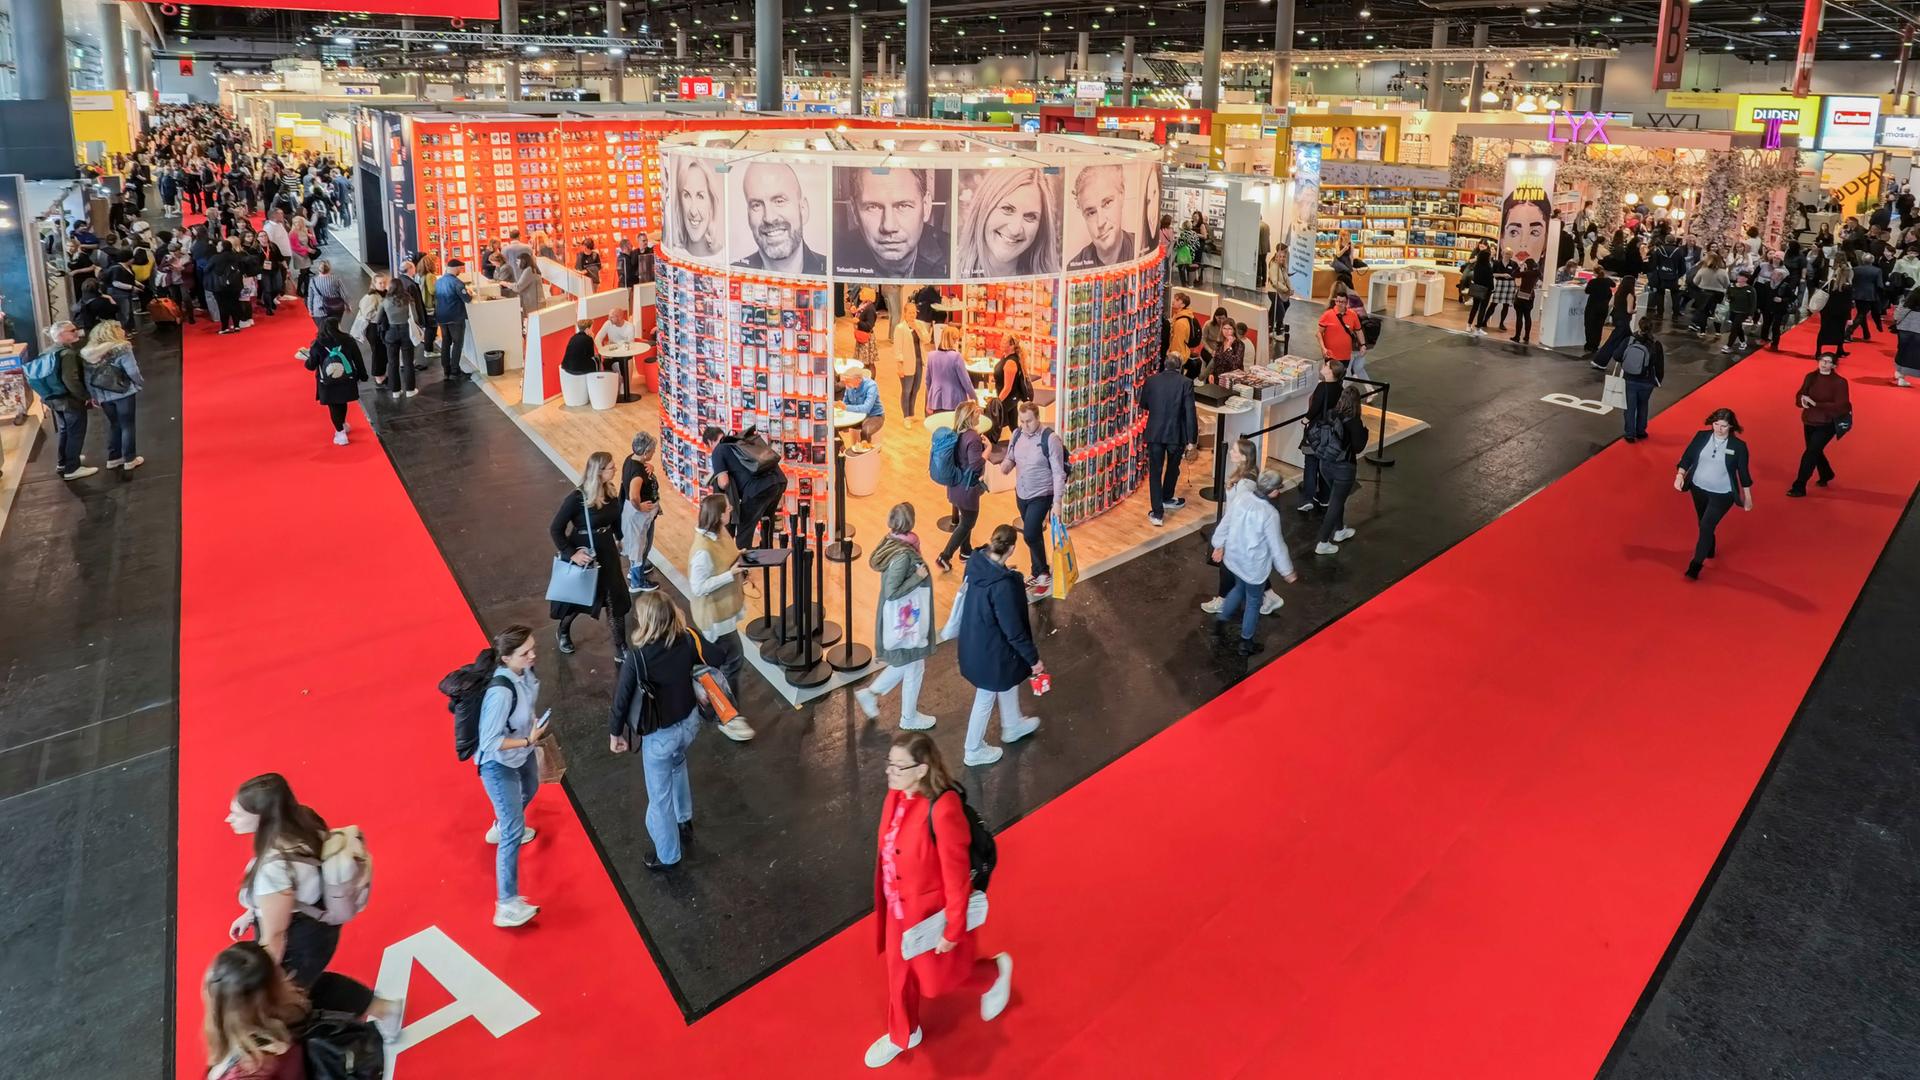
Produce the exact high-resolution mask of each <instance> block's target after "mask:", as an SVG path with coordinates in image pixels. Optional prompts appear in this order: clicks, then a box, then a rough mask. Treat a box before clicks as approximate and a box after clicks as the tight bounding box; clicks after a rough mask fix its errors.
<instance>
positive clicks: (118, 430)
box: [100, 396, 136, 461]
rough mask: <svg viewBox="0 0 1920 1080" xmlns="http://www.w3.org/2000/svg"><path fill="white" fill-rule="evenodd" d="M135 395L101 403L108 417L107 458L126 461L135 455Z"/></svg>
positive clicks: (101, 408)
mask: <svg viewBox="0 0 1920 1080" xmlns="http://www.w3.org/2000/svg"><path fill="white" fill-rule="evenodd" d="M133 401H134V399H133V397H132V396H128V397H123V398H116V399H114V400H113V401H103V402H101V403H100V411H101V412H102V413H104V414H105V415H106V417H107V460H108V461H125V460H127V459H129V458H132V457H134V456H135V454H136V451H135V450H134V448H133Z"/></svg>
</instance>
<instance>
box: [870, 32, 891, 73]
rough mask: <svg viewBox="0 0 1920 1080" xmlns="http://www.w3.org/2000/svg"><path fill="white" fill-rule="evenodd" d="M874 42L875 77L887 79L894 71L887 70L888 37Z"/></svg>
mask: <svg viewBox="0 0 1920 1080" xmlns="http://www.w3.org/2000/svg"><path fill="white" fill-rule="evenodd" d="M873 44H874V53H873V71H874V77H875V78H879V79H885V78H887V77H889V76H890V75H892V74H893V73H892V72H890V71H888V70H887V39H886V38H881V39H880V40H879V41H876V42H874V43H873Z"/></svg>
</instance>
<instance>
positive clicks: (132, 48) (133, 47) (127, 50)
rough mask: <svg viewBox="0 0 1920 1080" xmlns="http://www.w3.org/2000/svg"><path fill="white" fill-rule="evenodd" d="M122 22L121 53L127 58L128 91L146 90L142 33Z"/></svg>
mask: <svg viewBox="0 0 1920 1080" xmlns="http://www.w3.org/2000/svg"><path fill="white" fill-rule="evenodd" d="M122 22H123V25H122V26H121V29H120V39H121V53H122V55H124V56H125V57H126V58H127V89H129V90H145V89H146V88H147V87H146V79H145V78H144V77H143V76H142V75H141V73H140V31H138V30H135V29H134V28H133V27H131V26H126V25H124V20H123V21H122Z"/></svg>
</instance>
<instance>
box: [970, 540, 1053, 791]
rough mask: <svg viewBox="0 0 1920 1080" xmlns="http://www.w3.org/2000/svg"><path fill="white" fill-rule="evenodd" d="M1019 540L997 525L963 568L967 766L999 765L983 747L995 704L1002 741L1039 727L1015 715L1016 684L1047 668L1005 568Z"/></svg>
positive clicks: (996, 754) (1019, 591) (1020, 592)
mask: <svg viewBox="0 0 1920 1080" xmlns="http://www.w3.org/2000/svg"><path fill="white" fill-rule="evenodd" d="M1019 539H1020V533H1019V532H1018V531H1017V530H1016V529H1014V527H1013V526H1011V525H1000V526H996V527H995V528H994V530H993V537H992V538H991V539H989V540H988V541H987V546H986V547H983V548H981V549H980V550H979V551H977V552H975V553H974V556H973V558H972V559H971V560H969V561H968V563H967V584H966V592H965V594H964V596H965V599H963V600H961V601H960V675H961V676H962V677H963V678H965V679H966V680H967V681H968V682H969V683H972V684H973V687H974V691H973V712H972V713H971V714H970V715H969V716H968V717H967V739H966V756H965V758H964V759H963V760H964V761H965V762H966V763H967V764H968V765H969V766H977V765H991V764H993V763H994V762H996V761H999V760H1000V755H1001V753H1002V751H1001V749H1000V748H999V747H998V746H989V745H987V719H988V717H989V716H991V715H992V713H993V708H994V705H995V703H996V702H997V703H998V704H999V706H1000V741H1001V742H1003V743H1010V742H1016V741H1018V740H1020V739H1024V738H1026V737H1027V736H1029V735H1031V734H1033V732H1034V729H1035V728H1038V727H1039V726H1040V721H1038V720H1036V719H1034V718H1033V717H1030V716H1022V715H1021V714H1020V680H1022V679H1025V678H1027V677H1028V676H1029V675H1039V674H1041V673H1042V672H1044V671H1045V670H1046V668H1044V667H1043V666H1041V663H1040V652H1039V650H1038V649H1036V648H1035V647H1034V643H1033V628H1032V625H1031V624H1030V623H1029V622H1028V620H1027V590H1026V587H1025V585H1024V584H1023V583H1022V582H1021V579H1020V572H1019V571H1018V570H1015V569H1013V568H1012V567H1009V566H1008V565H1007V564H1006V563H1007V555H1008V553H1009V552H1011V551H1012V550H1013V545H1014V544H1015V543H1016V542H1017V541H1018V540H1019Z"/></svg>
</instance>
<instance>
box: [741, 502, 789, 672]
mask: <svg viewBox="0 0 1920 1080" xmlns="http://www.w3.org/2000/svg"><path fill="white" fill-rule="evenodd" d="M751 539H757V540H759V541H760V546H761V547H769V548H770V547H778V546H779V545H777V544H775V543H774V528H773V519H772V518H770V517H769V518H762V519H760V520H759V521H757V522H755V523H754V526H753V535H752V537H751ZM786 592H787V567H786V564H785V563H782V564H781V565H780V603H781V605H782V606H785V604H786ZM774 611H775V608H774V606H773V570H772V569H771V568H769V567H767V566H762V567H760V617H759V618H757V619H752V620H750V621H748V623H747V625H746V626H745V627H744V628H743V629H742V630H741V633H743V634H745V635H746V638H747V640H748V641H762V642H763V641H766V640H767V639H768V638H771V637H773V636H774V635H775V634H776V633H778V632H779V619H778V617H776V616H775V615H774Z"/></svg>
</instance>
